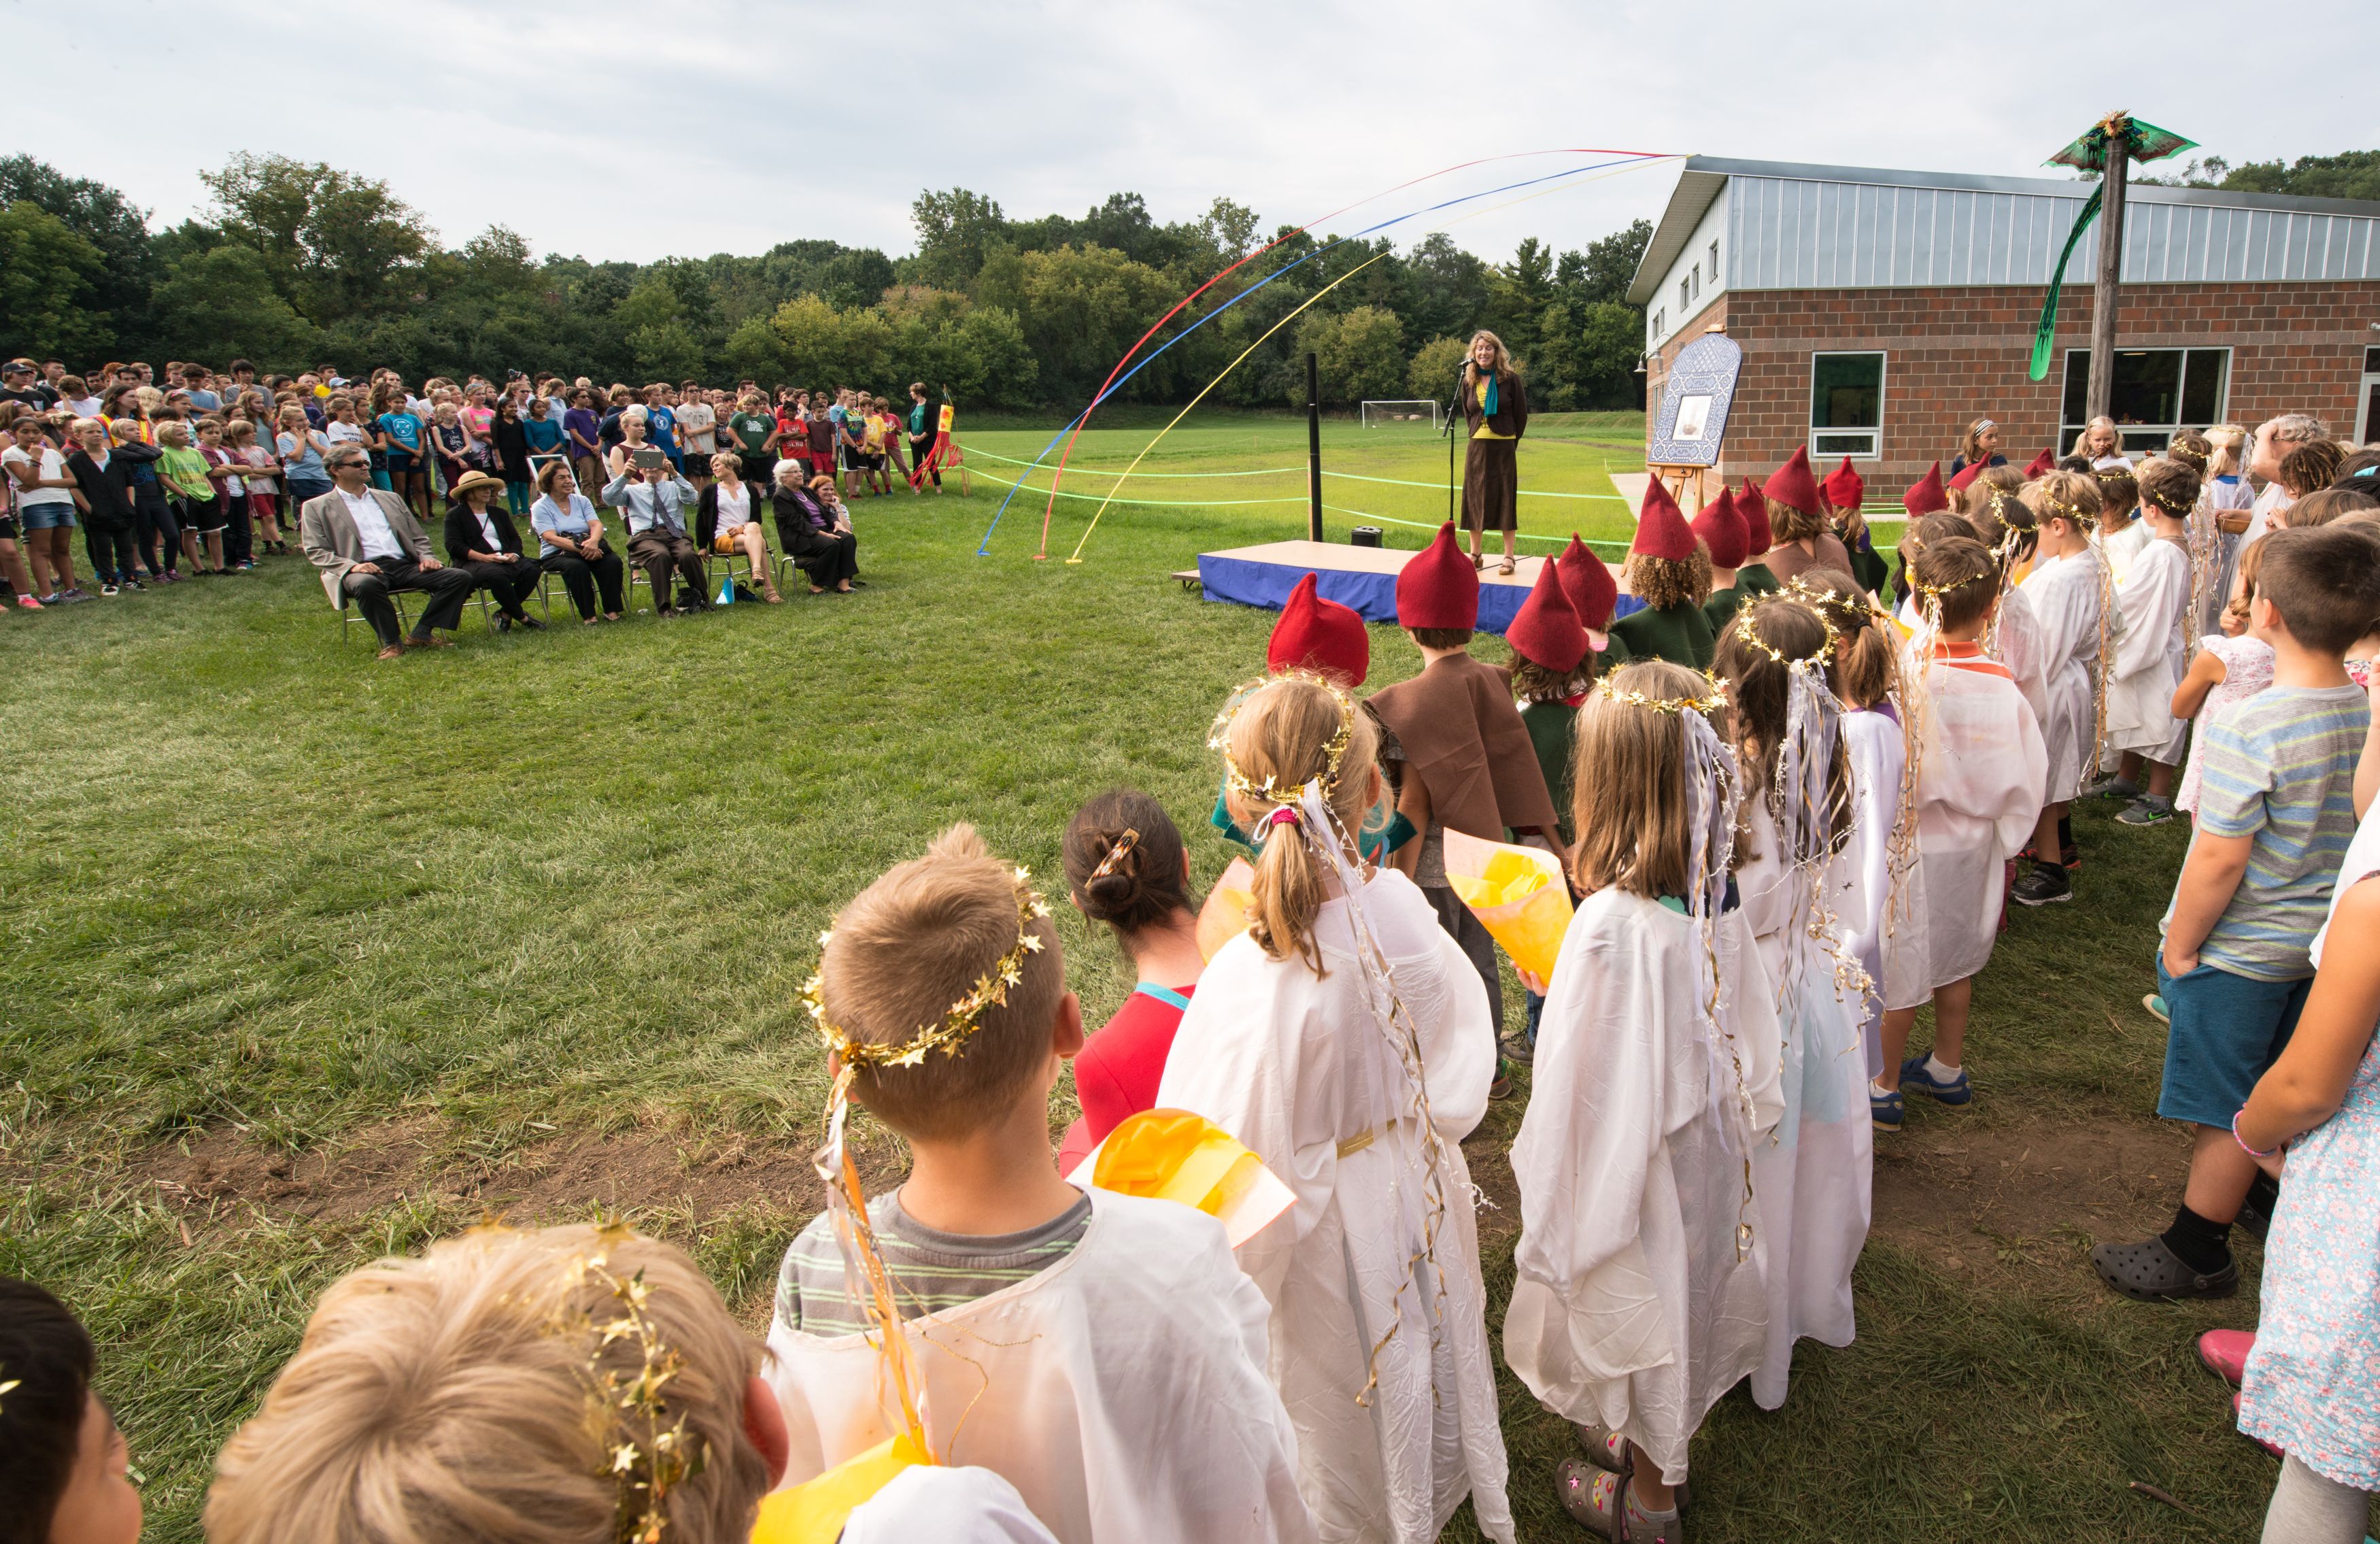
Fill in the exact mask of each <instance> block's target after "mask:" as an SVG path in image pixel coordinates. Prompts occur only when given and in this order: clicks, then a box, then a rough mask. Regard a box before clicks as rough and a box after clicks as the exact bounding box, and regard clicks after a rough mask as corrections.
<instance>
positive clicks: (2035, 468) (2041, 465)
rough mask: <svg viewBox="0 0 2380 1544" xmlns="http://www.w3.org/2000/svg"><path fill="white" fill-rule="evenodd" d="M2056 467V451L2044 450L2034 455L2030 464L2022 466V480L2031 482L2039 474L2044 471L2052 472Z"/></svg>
mask: <svg viewBox="0 0 2380 1544" xmlns="http://www.w3.org/2000/svg"><path fill="white" fill-rule="evenodd" d="M2057 469H2058V456H2057V455H2056V453H2055V452H2052V451H2046V450H2045V451H2043V452H2042V453H2041V454H2040V455H2038V456H2034V458H2033V460H2032V462H2031V464H2030V465H2028V466H2027V467H2026V468H2024V480H2026V481H2027V482H2031V481H2032V480H2034V478H2036V477H2039V476H2041V475H2042V474H2043V473H2044V472H2054V471H2056V470H2057Z"/></svg>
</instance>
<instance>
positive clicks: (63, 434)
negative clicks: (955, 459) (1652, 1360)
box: [0, 359, 949, 652]
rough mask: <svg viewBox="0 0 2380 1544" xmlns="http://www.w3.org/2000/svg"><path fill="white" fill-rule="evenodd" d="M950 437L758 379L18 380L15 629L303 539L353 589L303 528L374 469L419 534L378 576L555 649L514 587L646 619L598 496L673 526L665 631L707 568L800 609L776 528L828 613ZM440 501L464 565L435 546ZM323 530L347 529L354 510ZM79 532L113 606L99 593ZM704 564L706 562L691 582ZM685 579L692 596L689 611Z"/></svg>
mask: <svg viewBox="0 0 2380 1544" xmlns="http://www.w3.org/2000/svg"><path fill="white" fill-rule="evenodd" d="M948 424H949V420H948V416H947V409H946V408H944V407H943V406H942V405H941V404H940V403H938V402H936V401H934V400H933V399H932V398H931V397H930V395H929V393H928V392H927V390H926V388H925V386H924V384H923V383H917V384H913V385H912V386H911V387H910V388H909V391H908V400H907V401H906V402H905V403H903V404H901V405H900V406H899V407H895V406H894V405H893V404H892V403H891V402H890V401H888V400H887V399H886V398H883V397H880V396H872V395H868V394H867V393H864V392H857V391H854V390H851V389H849V388H839V389H837V390H836V391H834V392H832V393H830V392H827V391H824V390H820V391H816V392H809V391H800V390H796V389H795V388H793V387H789V386H778V387H777V388H775V390H774V392H773V394H770V393H765V392H763V391H761V390H760V389H759V386H758V385H757V384H756V383H753V382H750V381H747V382H744V383H741V384H740V385H739V387H738V388H737V389H736V391H735V393H734V394H733V395H731V394H730V393H728V392H726V391H723V390H720V389H716V388H710V387H705V386H703V385H702V384H701V383H698V382H693V381H689V382H686V383H684V384H683V385H671V384H669V383H653V384H651V385H648V386H646V387H644V388H642V389H641V390H633V389H631V388H630V387H628V386H626V385H622V384H614V385H613V386H611V387H609V388H608V389H606V388H601V387H598V386H595V385H594V384H592V383H589V381H588V380H586V379H585V378H584V377H581V378H580V379H578V380H577V381H576V382H569V381H565V380H564V379H563V378H561V377H560V376H553V375H548V376H545V377H543V378H541V379H538V380H534V381H532V380H531V379H530V378H529V377H528V376H527V375H525V374H522V373H520V372H518V371H515V372H514V373H513V374H512V375H511V376H509V377H508V378H507V379H506V380H505V381H504V383H502V384H501V385H499V384H498V383H494V382H492V381H489V380H487V379H484V378H482V377H479V376H473V377H471V378H469V379H468V380H466V381H463V382H461V383H456V382H454V381H451V380H446V379H443V378H436V379H432V380H430V381H428V382H425V383H423V385H422V387H421V392H420V395H414V393H413V392H412V391H411V390H410V389H408V388H407V385H406V383H405V382H404V380H403V379H402V378H401V377H400V376H399V375H398V374H397V373H396V372H395V371H387V370H381V371H373V372H372V373H371V375H370V377H369V378H368V379H366V380H360V381H349V380H347V379H346V378H345V377H343V376H341V375H340V374H339V373H338V372H337V371H336V370H335V369H334V368H333V367H330V366H324V367H323V368H322V369H321V370H320V371H308V372H306V373H305V374H302V375H298V376H295V377H291V376H283V375H270V376H261V377H260V376H259V374H258V373H257V371H256V370H255V368H254V367H253V366H252V365H251V364H250V363H249V361H248V360H246V359H235V360H233V361H232V363H231V365H230V367H229V368H228V369H227V370H226V371H222V372H220V373H219V372H217V371H212V370H210V369H209V368H207V367H206V366H204V365H200V364H185V363H181V362H178V361H169V362H168V363H167V365H166V367H165V371H164V375H163V377H162V378H161V377H158V376H157V375H156V373H155V372H154V371H152V368H151V367H150V366H149V365H147V364H145V363H131V364H120V363H115V362H110V363H108V364H106V365H104V366H103V367H102V368H101V369H100V370H99V371H96V372H94V373H93V374H91V375H90V376H79V375H73V374H69V373H67V370H66V367H65V365H64V364H63V363H62V362H60V361H56V360H52V361H50V362H49V363H48V364H46V365H42V366H37V365H36V364H35V363H34V362H33V361H32V360H30V359H14V360H11V361H8V362H7V363H6V365H5V366H0V449H5V456H6V482H7V493H8V497H7V510H6V514H5V515H0V575H4V576H5V577H6V579H7V580H8V582H9V584H10V587H11V590H13V593H14V597H15V609H17V610H19V611H24V612H36V611H41V610H43V609H46V608H48V607H51V606H59V605H72V604H76V603H79V602H84V601H89V600H91V599H94V598H100V597H116V596H123V595H129V594H134V593H137V592H140V591H144V590H149V589H151V588H152V587H157V586H164V585H173V584H178V583H180V582H182V580H183V579H184V578H186V577H191V578H196V577H215V576H225V575H236V574H241V573H245V572H247V571H249V570H250V569H253V568H254V567H255V566H256V565H257V564H258V562H259V561H260V560H262V559H264V558H267V557H269V556H271V555H273V554H286V553H290V552H291V551H292V542H293V541H295V542H296V543H297V546H298V547H299V548H300V549H301V550H302V553H303V555H305V556H306V557H308V558H309V559H310V560H311V561H312V562H314V563H315V564H316V565H318V566H320V567H322V568H324V569H325V570H326V571H329V570H334V569H335V570H337V571H339V572H340V573H342V574H344V573H345V571H346V564H344V563H343V562H342V561H340V559H339V557H338V555H337V554H336V553H334V551H333V550H332V549H333V548H334V546H336V545H339V544H342V543H340V542H334V541H332V540H331V539H330V537H329V535H328V534H327V533H323V532H310V531H309V530H308V528H307V525H306V521H305V518H304V511H305V509H306V508H307V506H309V505H317V501H322V500H326V499H328V498H329V496H330V495H331V494H332V493H333V492H334V484H335V482H336V479H335V478H334V475H333V473H334V468H335V466H336V464H337V462H338V460H339V458H340V456H341V455H342V453H343V452H346V451H349V450H353V451H355V452H357V453H359V454H361V455H362V456H365V457H366V459H367V462H368V465H369V482H370V487H372V488H374V489H377V490H379V491H380V492H384V493H388V494H390V495H392V498H391V500H390V501H389V507H390V509H391V511H392V513H395V514H397V515H399V516H400V517H401V520H402V522H404V523H406V524H407V526H408V527H409V529H399V530H395V531H393V532H391V533H390V534H389V535H388V536H387V537H386V538H385V541H384V544H385V545H386V547H387V548H388V551H386V552H383V553H377V554H375V555H378V556H387V557H397V558H402V557H405V556H407V555H408V554H410V555H415V556H419V557H421V558H426V559H427V560H428V561H427V562H426V563H424V564H422V565H421V566H422V567H423V568H424V569H425V570H426V571H428V572H433V573H434V572H435V571H436V570H438V569H440V568H442V567H445V566H447V565H453V566H454V567H455V568H458V569H461V570H464V571H465V572H466V573H468V575H469V576H470V577H472V578H473V579H474V580H475V585H476V588H480V589H484V590H487V591H488V592H489V594H490V596H491V598H492V600H494V601H495V602H496V603H497V604H498V606H499V607H500V608H501V610H502V612H503V616H502V619H501V621H500V624H499V625H500V626H519V625H529V626H536V625H537V624H532V623H528V618H527V615H526V614H525V613H524V612H523V611H522V610H521V609H520V607H519V606H518V604H517V601H518V599H519V595H520V593H523V592H524V590H523V587H522V586H521V585H520V584H519V583H517V582H516V581H518V580H520V579H521V578H522V577H524V576H527V575H529V574H531V573H534V572H537V571H544V572H551V573H554V574H557V575H559V576H560V577H562V578H563V579H564V581H565V586H566V587H567V589H568V590H569V592H570V595H571V598H572V600H573V601H574V602H576V603H577V610H578V613H579V616H580V618H581V620H582V621H585V622H588V623H593V622H596V621H599V620H610V621H617V620H619V619H620V618H621V617H622V615H623V614H624V611H623V606H622V598H621V595H620V593H619V590H620V585H619V577H620V574H621V571H622V570H621V560H620V557H619V555H618V554H617V553H613V552H612V551H611V549H610V546H609V544H608V542H606V541H605V540H604V538H603V533H602V530H601V523H600V520H595V519H594V514H595V511H594V505H593V502H592V499H591V497H590V495H600V496H601V499H602V501H603V503H605V504H606V505H610V506H612V507H614V508H617V509H620V510H621V511H622V512H623V514H624V517H625V522H626V523H627V524H628V526H629V528H630V531H629V534H630V538H631V540H630V542H629V545H630V547H631V548H632V549H634V548H635V547H636V546H637V541H636V540H635V539H636V538H637V537H640V536H641V535H642V534H643V531H644V527H645V525H646V522H645V521H643V520H642V519H640V518H639V514H640V512H642V511H644V510H645V508H646V506H649V505H653V504H654V503H656V502H658V503H660V504H662V505H666V506H667V507H666V508H664V509H662V510H661V512H660V514H661V524H662V537H664V538H666V539H667V540H666V541H661V540H659V539H657V540H656V541H654V542H647V543H644V545H645V547H646V548H647V549H648V550H647V552H646V553H644V554H643V555H639V554H638V553H637V552H636V551H634V550H632V551H631V552H630V553H629V554H628V555H629V557H630V559H631V560H632V561H635V562H637V564H638V565H640V566H642V567H643V568H644V569H645V570H646V572H647V574H648V576H649V577H650V578H651V579H652V581H653V585H654V589H653V593H654V596H655V599H656V602H657V604H656V610H657V611H659V612H660V613H661V614H663V615H669V614H674V613H675V612H677V611H678V610H682V609H683V610H704V609H708V608H709V607H710V603H711V602H710V596H711V592H712V587H711V586H710V583H709V579H708V566H707V562H706V561H705V560H707V559H708V558H710V557H713V556H718V557H727V558H735V557H739V556H740V557H742V558H744V559H746V560H747V561H748V565H749V574H748V576H747V577H748V579H749V589H750V590H752V591H754V592H755V594H756V597H757V598H759V599H762V600H767V601H775V600H777V599H778V598H779V597H778V596H777V594H776V590H775V582H774V567H773V564H772V562H771V550H770V543H769V536H768V532H767V529H766V527H765V526H764V525H763V523H762V521H761V519H760V514H761V511H762V508H763V506H766V507H767V508H768V509H769V510H770V511H771V512H772V513H773V515H774V517H775V518H774V524H775V526H776V528H777V530H776V534H777V538H778V545H777V549H776V550H777V552H778V553H782V555H783V557H785V558H786V559H788V560H790V561H791V562H792V563H794V564H795V565H796V566H798V567H800V568H801V569H802V570H803V571H804V572H805V574H806V575H807V576H808V578H809V581H810V584H809V588H810V590H812V592H813V593H824V592H827V591H830V590H832V591H847V590H850V589H852V588H853V587H854V586H855V585H856V584H857V583H859V582H861V581H859V580H858V579H857V578H856V571H857V569H856V558H855V557H854V554H853V549H854V547H855V545H856V540H855V539H854V538H853V534H852V526H851V520H850V516H849V505H850V502H851V501H856V499H858V498H860V497H862V496H863V495H866V494H870V493H873V494H885V493H890V492H893V491H894V488H895V486H896V483H895V481H894V479H895V477H896V475H897V476H898V478H899V479H900V480H901V481H902V482H905V483H906V484H907V485H908V486H909V488H910V489H911V491H912V492H916V493H920V494H922V493H923V492H926V490H927V489H928V488H929V487H930V488H931V489H932V490H933V491H934V492H941V471H942V467H943V465H944V464H945V460H946V458H947V456H949V442H948V439H947V434H946V431H947V429H948ZM662 472H666V474H667V475H666V477H662V476H658V475H656V474H658V473H662ZM656 483H661V484H665V485H668V486H671V487H672V488H673V489H682V490H683V491H684V492H683V499H682V501H681V500H679V499H678V498H675V497H665V498H661V499H659V500H658V501H656V499H655V497H654V495H652V494H650V493H640V492H637V489H638V488H640V487H650V485H653V484H656ZM472 488H485V489H487V490H488V492H487V494H486V496H485V497H484V498H481V499H479V500H473V501H468V503H469V504H470V505H471V507H470V508H469V509H468V515H469V519H468V520H467V521H466V522H465V523H464V524H463V525H461V526H458V525H457V524H456V520H457V517H458V516H459V515H462V514H463V513H465V512H466V505H467V499H466V495H467V493H468V491H469V490H470V489H472ZM499 498H501V500H502V503H501V505H498V504H497V501H498V499H499ZM442 502H443V506H444V523H443V527H441V528H439V529H441V530H442V533H443V534H444V535H445V536H446V537H447V540H446V541H445V543H444V544H445V547H446V550H447V555H446V558H445V560H444V561H443V563H442V562H441V561H440V560H439V559H438V558H436V557H435V555H434V554H432V553H430V551H429V546H428V540H427V537H426V536H425V535H423V534H422V533H423V532H425V531H426V530H428V529H431V525H432V521H433V518H434V517H435V514H436V511H437V509H438V507H439V505H440V504H441V503H442ZM681 502H682V504H683V509H684V517H683V518H679V509H680V503H681ZM318 506H319V507H320V508H321V509H322V511H324V513H325V514H326V515H330V514H335V512H336V510H337V509H338V507H339V506H338V505H337V504H336V503H329V504H321V505H318ZM632 506H634V507H632ZM351 507H352V506H351ZM358 513H360V514H361V516H362V517H363V518H364V519H365V520H366V521H367V522H368V523H370V521H371V518H372V517H371V516H370V512H368V511H360V510H359V508H358ZM521 520H527V521H529V522H530V524H531V527H532V529H533V530H534V532H535V534H536V535H537V536H538V537H539V538H540V541H539V548H540V550H539V551H538V552H536V553H533V554H532V553H526V552H524V551H523V550H522V548H521V546H520V544H519V541H518V540H517V532H516V528H515V527H514V526H513V525H512V522H514V521H521ZM590 521H592V522H593V523H591V524H590V523H589V522H590ZM78 528H79V529H80V531H81V533H82V548H83V551H82V553H81V554H80V558H79V559H78V554H77V553H76V552H75V551H74V540H73V538H74V532H75V531H76V530H77V529H78ZM373 529H374V533H375V535H377V527H376V526H374V528H373ZM506 531H513V532H514V533H515V534H514V537H513V539H512V540H511V541H505V540H504V533H505V532H506ZM339 534H340V536H342V537H344V536H345V535H346V532H345V531H342V532H340V533H339ZM565 537H566V538H569V539H566V540H565V539H563V538H565ZM481 538H484V540H481ZM346 544H351V543H346ZM684 546H691V547H692V548H693V550H694V554H693V557H692V559H691V560H690V561H689V560H687V558H686V553H685V552H684V551H683V550H682V549H683V547H684ZM656 547H660V548H663V549H665V550H662V551H659V552H658V553H657V552H656V551H655V550H654V549H655V548H656ZM415 549H418V552H415V551H414V550H415ZM78 562H80V564H81V565H83V566H84V567H85V569H86V570H87V575H88V577H89V579H90V581H91V587H92V588H95V589H96V591H97V596H96V597H95V596H94V595H93V593H92V589H91V588H86V586H85V584H84V582H83V581H84V577H85V576H84V575H82V574H79V573H78V571H77V569H78ZM673 574H676V575H680V576H682V577H684V578H685V579H686V588H685V590H684V593H683V595H678V594H676V592H674V590H673V587H672V584H671V576H672V575H673ZM454 578H455V576H449V577H448V579H446V580H443V581H439V583H440V585H441V586H451V585H452V582H453V580H454ZM425 588H428V587H426V586H425ZM599 591H600V595H601V605H600V609H599V605H598V597H599ZM464 593H465V594H467V595H468V589H466V590H465V591H464ZM332 599H333V600H334V602H342V603H344V602H346V601H348V600H355V599H365V600H369V601H370V602H371V605H372V609H373V610H374V612H375V613H376V614H375V615H374V621H375V624H376V626H377V625H379V624H381V623H383V621H385V620H386V616H393V615H394V613H393V611H391V612H388V613H387V614H386V616H383V615H382V614H378V613H380V612H381V610H382V608H383V605H384V604H385V602H384V597H383V596H378V595H374V596H369V597H366V596H358V595H357V594H355V593H354V592H352V591H348V592H345V593H340V592H334V593H333V595H332ZM430 609H431V611H432V612H434V613H435V614H436V617H435V621H434V624H433V625H432V626H429V627H426V628H425V627H417V628H416V629H415V630H414V633H413V634H412V635H411V636H410V637H406V636H393V635H392V633H391V630H390V628H389V627H388V626H382V627H381V632H382V641H383V646H384V651H385V649H386V648H387V647H392V646H394V647H396V648H397V650H398V651H399V652H401V651H402V648H403V646H404V645H405V644H407V643H414V644H421V643H427V642H431V641H435V639H434V634H435V632H436V631H437V630H438V628H440V627H451V626H453V625H454V622H455V618H456V617H457V616H459V607H447V606H444V605H443V604H442V603H440V599H439V598H438V597H435V596H433V601H432V604H431V608H430Z"/></svg>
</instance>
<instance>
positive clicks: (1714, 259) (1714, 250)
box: [1710, 240, 1718, 285]
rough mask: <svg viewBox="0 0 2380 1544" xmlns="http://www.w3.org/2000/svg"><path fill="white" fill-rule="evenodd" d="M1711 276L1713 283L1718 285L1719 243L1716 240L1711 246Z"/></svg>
mask: <svg viewBox="0 0 2380 1544" xmlns="http://www.w3.org/2000/svg"><path fill="white" fill-rule="evenodd" d="M1710 274H1711V283H1712V284H1713V285H1717V284H1718V242H1717V241H1716V240H1714V241H1713V242H1712V243H1711V244H1710Z"/></svg>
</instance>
